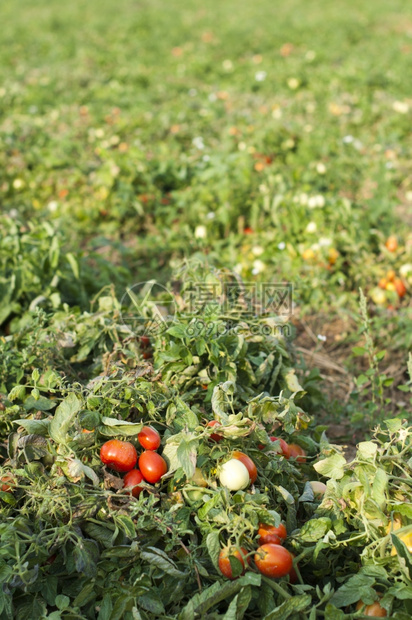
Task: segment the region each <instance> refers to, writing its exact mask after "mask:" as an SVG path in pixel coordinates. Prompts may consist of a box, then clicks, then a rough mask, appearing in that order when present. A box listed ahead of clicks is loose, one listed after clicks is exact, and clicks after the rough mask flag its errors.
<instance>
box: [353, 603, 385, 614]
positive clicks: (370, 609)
mask: <svg viewBox="0 0 412 620" xmlns="http://www.w3.org/2000/svg"><path fill="white" fill-rule="evenodd" d="M363 605H365V603H364V602H363V601H359V602H358V604H357V605H356V611H359V610H360V609H361V608H362V607H363ZM362 613H363V615H364V616H371V617H372V618H386V616H387V613H386V609H384V608H383V607H381V606H380V605H379V603H378V601H375V602H374V603H372V605H366V606H365V609H363V611H362Z"/></svg>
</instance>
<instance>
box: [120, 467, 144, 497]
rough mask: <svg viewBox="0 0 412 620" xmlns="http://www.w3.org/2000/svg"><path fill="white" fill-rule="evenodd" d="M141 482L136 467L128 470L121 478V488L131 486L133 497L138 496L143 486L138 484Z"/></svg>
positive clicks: (140, 475) (140, 476)
mask: <svg viewBox="0 0 412 620" xmlns="http://www.w3.org/2000/svg"><path fill="white" fill-rule="evenodd" d="M141 482H143V476H142V474H141V472H140V471H139V470H138V469H132V471H129V472H128V473H127V474H126V475H125V477H124V478H123V488H124V489H130V488H131V489H132V495H133V497H139V495H140V493H141V492H142V491H143V487H139V486H138V485H139V484H140V483H141Z"/></svg>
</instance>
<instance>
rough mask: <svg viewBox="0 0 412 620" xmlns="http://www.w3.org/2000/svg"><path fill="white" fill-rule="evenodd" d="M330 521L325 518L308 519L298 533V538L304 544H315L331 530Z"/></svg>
mask: <svg viewBox="0 0 412 620" xmlns="http://www.w3.org/2000/svg"><path fill="white" fill-rule="evenodd" d="M331 527H332V521H331V520H330V519H328V518H327V517H321V518H319V519H310V520H309V521H307V522H306V523H305V524H304V526H303V527H302V529H301V530H300V532H299V538H300V539H301V540H303V541H304V542H317V541H318V540H320V539H321V538H323V537H324V536H325V534H326V533H327V532H328V531H329V530H330V529H331Z"/></svg>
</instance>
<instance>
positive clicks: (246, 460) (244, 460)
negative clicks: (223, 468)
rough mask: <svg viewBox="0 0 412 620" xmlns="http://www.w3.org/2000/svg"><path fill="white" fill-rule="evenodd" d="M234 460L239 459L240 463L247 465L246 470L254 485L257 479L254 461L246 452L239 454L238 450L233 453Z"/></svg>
mask: <svg viewBox="0 0 412 620" xmlns="http://www.w3.org/2000/svg"><path fill="white" fill-rule="evenodd" d="M232 458H234V459H237V460H238V461H240V462H241V463H243V465H245V467H246V469H247V470H248V472H249V478H250V482H251V483H252V484H253V483H254V482H255V481H256V478H257V469H256V465H255V464H254V462H253V461H252V459H251V458H250V457H249V456H248V455H247V454H245V453H244V452H239V451H238V450H235V451H234V452H233V454H232Z"/></svg>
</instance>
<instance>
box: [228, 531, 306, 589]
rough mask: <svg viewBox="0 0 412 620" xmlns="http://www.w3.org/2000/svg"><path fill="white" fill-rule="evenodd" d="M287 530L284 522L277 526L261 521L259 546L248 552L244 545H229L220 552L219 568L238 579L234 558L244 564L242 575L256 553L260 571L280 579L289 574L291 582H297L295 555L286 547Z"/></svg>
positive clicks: (256, 563)
mask: <svg viewBox="0 0 412 620" xmlns="http://www.w3.org/2000/svg"><path fill="white" fill-rule="evenodd" d="M286 536H287V532H286V527H285V526H284V524H283V523H281V524H280V525H278V526H277V527H276V526H274V525H268V524H266V523H261V524H260V525H259V530H258V541H259V547H258V548H257V549H256V551H255V552H251V553H248V552H247V550H246V549H245V548H244V547H236V546H227V547H225V548H224V549H222V550H221V552H220V554H219V569H220V571H221V573H222V574H223V575H224V576H225V577H227V578H228V579H236V577H237V576H238V575H234V573H233V558H236V560H238V561H239V562H240V564H241V566H242V573H241V574H242V575H243V574H244V572H245V570H246V565H245V563H246V564H248V565H249V564H250V556H251V555H252V554H254V558H253V559H254V562H255V566H256V568H257V569H258V571H259V572H260V573H261V574H262V575H265V576H266V577H270V578H272V579H280V578H281V577H286V575H289V581H290V583H296V581H297V579H298V577H297V573H296V570H295V567H294V565H293V559H294V555H293V553H291V552H290V551H288V550H287V549H285V547H283V546H282V545H283V543H284V541H285V540H286ZM231 558H232V562H231Z"/></svg>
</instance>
